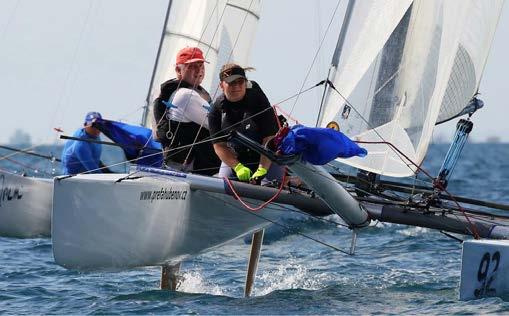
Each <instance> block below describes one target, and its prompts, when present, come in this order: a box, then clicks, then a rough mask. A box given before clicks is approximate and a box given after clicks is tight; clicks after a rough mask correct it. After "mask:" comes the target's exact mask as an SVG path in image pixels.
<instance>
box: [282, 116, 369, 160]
mask: <svg viewBox="0 0 509 316" xmlns="http://www.w3.org/2000/svg"><path fill="white" fill-rule="evenodd" d="M278 149H279V150H281V151H282V152H283V153H284V154H286V155H291V154H302V160H303V161H307V162H309V163H311V164H313V165H324V164H326V163H328V162H330V161H332V160H334V159H336V158H338V157H339V158H349V157H353V156H359V157H364V156H366V155H367V154H368V151H367V150H366V149H364V148H361V147H359V145H357V144H356V143H355V142H353V141H351V140H350V139H349V138H348V137H347V136H345V135H344V134H343V133H341V132H339V131H336V130H333V129H331V128H318V127H317V128H312V127H305V126H302V125H295V126H293V127H292V129H291V130H290V131H289V132H288V135H286V137H285V138H284V139H283V141H282V142H281V144H280V145H279V148H278Z"/></svg>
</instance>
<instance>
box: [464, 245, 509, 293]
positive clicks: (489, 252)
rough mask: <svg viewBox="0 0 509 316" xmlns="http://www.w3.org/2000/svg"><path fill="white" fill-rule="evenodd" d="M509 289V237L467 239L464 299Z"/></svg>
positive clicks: (465, 247)
mask: <svg viewBox="0 0 509 316" xmlns="http://www.w3.org/2000/svg"><path fill="white" fill-rule="evenodd" d="M508 293H509V240H469V241H465V242H464V243H463V254H462V259H461V281H460V300H472V299H478V298H482V297H487V296H502V295H507V294H508Z"/></svg>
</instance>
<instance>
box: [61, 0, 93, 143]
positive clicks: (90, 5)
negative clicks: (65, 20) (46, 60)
mask: <svg viewBox="0 0 509 316" xmlns="http://www.w3.org/2000/svg"><path fill="white" fill-rule="evenodd" d="M94 2H95V1H93V0H90V1H88V9H87V12H86V14H85V19H84V21H83V25H82V26H81V29H80V31H79V35H78V41H77V43H76V46H75V47H74V50H73V52H72V56H71V62H70V63H69V67H68V69H67V73H66V75H65V79H64V82H63V85H62V89H61V90H60V94H59V97H58V101H57V104H56V108H55V112H54V113H53V121H52V123H51V126H55V124H56V123H57V122H56V119H55V118H56V117H57V114H58V113H60V114H61V115H60V117H63V112H64V111H60V108H61V107H62V104H63V101H64V95H65V93H66V91H67V90H68V89H70V88H72V83H69V82H70V80H71V75H72V73H73V72H74V70H75V66H76V63H77V60H78V55H79V52H80V47H81V45H82V43H83V38H84V34H85V30H86V28H87V26H88V24H89V19H90V15H91V12H92V9H93V7H94ZM69 85H70V86H69ZM56 139H57V138H56ZM56 139H55V142H56Z"/></svg>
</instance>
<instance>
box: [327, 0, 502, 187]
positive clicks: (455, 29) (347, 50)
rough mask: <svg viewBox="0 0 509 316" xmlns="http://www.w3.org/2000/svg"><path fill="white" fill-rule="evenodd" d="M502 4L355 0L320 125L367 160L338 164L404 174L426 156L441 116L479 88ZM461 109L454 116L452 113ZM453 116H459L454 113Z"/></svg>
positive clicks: (478, 0) (472, 0)
mask: <svg viewBox="0 0 509 316" xmlns="http://www.w3.org/2000/svg"><path fill="white" fill-rule="evenodd" d="M502 4H503V1H502V0H500V1H498V0H494V1H489V2H486V1H483V0H469V1H465V0H463V1H461V0H452V1H451V0H447V1H440V0H434V1H426V0H424V1H423V0H416V1H390V2H387V1H371V2H367V1H357V2H355V6H354V8H353V11H352V17H351V23H350V25H349V26H348V31H347V33H346V37H345V42H344V45H343V47H342V53H341V57H340V63H339V65H338V69H337V71H336V72H335V73H334V76H333V78H332V82H333V83H334V85H335V87H336V88H337V90H338V91H339V92H340V93H341V94H342V96H344V97H345V98H346V99H347V100H348V102H347V103H345V100H344V99H342V98H341V96H339V95H338V94H337V93H336V92H335V91H332V90H331V89H329V91H328V96H327V100H326V103H325V105H324V109H323V111H322V113H321V117H320V121H319V124H320V126H326V125H327V124H328V123H329V122H336V123H338V125H339V126H340V129H341V130H342V131H343V132H344V133H345V134H347V135H348V136H350V137H353V138H354V139H356V140H361V141H368V142H388V143H391V144H393V145H394V146H395V147H397V148H398V149H399V150H400V151H401V152H402V153H403V154H404V156H406V157H407V158H404V157H403V155H402V154H400V153H399V152H397V151H396V150H394V149H393V148H392V147H391V146H390V145H387V144H363V146H364V147H365V148H366V149H367V150H368V152H369V154H368V156H367V157H365V158H351V159H348V160H340V161H341V162H344V163H346V164H349V165H352V166H354V167H358V168H361V169H364V170H367V171H371V172H376V173H379V174H384V175H389V176H396V177H403V176H410V175H412V174H413V173H414V172H415V169H416V168H415V167H414V166H413V164H412V163H411V162H410V161H409V160H408V159H410V160H411V161H412V162H413V163H415V164H417V165H419V164H420V163H421V162H422V160H423V159H424V157H425V154H426V152H427V148H428V145H429V142H430V139H431V136H432V131H433V128H434V125H435V122H436V121H437V119H438V117H439V112H441V111H442V112H443V113H446V112H447V113H448V114H444V115H451V114H450V113H453V112H455V111H457V112H459V111H460V110H461V109H462V108H463V107H464V106H465V105H466V104H467V103H468V101H469V100H470V99H471V98H472V96H473V95H474V94H475V92H476V91H477V87H478V85H479V80H480V78H481V75H482V71H483V68H484V64H485V61H486V58H487V54H488V51H489V47H490V45H491V42H492V39H493V35H494V30H495V27H496V24H497V22H498V17H499V15H500V10H501V7H502ZM457 109H459V111H458V110H457ZM457 112H456V113H457Z"/></svg>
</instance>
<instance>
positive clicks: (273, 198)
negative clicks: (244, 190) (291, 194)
mask: <svg viewBox="0 0 509 316" xmlns="http://www.w3.org/2000/svg"><path fill="white" fill-rule="evenodd" d="M224 180H225V181H226V183H227V184H228V187H229V188H230V190H232V192H233V196H234V197H235V198H236V199H237V200H239V202H240V204H242V205H243V206H244V207H245V208H247V209H248V210H250V211H253V212H257V211H259V210H261V209H262V208H264V207H265V206H267V205H269V203H271V202H272V201H274V200H275V199H277V197H278V196H279V194H281V191H283V185H284V183H285V180H286V172H285V173H284V175H283V179H282V181H281V186H280V187H279V189H278V190H277V192H276V194H274V196H272V197H271V198H270V199H268V200H267V201H266V202H263V203H262V204H260V205H259V206H257V207H252V206H249V205H248V204H247V203H246V202H244V201H243V200H242V199H241V198H240V196H239V194H238V193H237V191H235V188H234V187H233V183H232V182H231V180H230V179H228V178H227V177H224Z"/></svg>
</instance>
